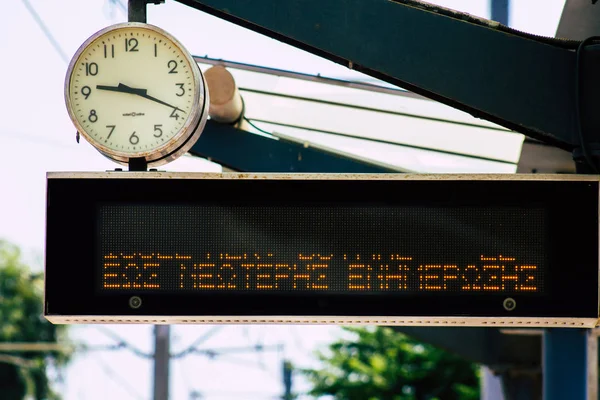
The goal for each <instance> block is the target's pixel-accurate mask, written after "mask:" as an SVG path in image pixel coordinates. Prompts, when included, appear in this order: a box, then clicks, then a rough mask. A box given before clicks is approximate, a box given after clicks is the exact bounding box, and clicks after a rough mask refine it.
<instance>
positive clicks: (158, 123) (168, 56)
mask: <svg viewBox="0 0 600 400" xmlns="http://www.w3.org/2000/svg"><path fill="white" fill-rule="evenodd" d="M65 101H66V104H67V110H68V112H69V116H70V117H71V119H72V121H73V123H74V124H75V126H76V128H77V130H78V132H79V133H81V135H83V136H84V137H85V139H86V140H87V141H88V142H90V143H91V144H92V145H93V146H94V147H96V149H98V150H99V151H100V152H101V153H102V154H103V155H105V156H106V157H108V158H110V159H112V160H113V161H116V162H117V163H120V164H128V163H129V161H130V160H131V159H143V160H145V162H146V163H147V164H148V166H158V165H163V164H166V163H168V162H170V161H173V160H174V159H176V158H177V157H179V156H181V155H183V154H184V153H185V152H186V151H187V150H189V149H190V147H192V145H193V144H194V143H195V142H196V140H197V139H198V137H199V136H200V133H201V132H202V130H203V129H204V125H205V123H206V118H207V115H208V105H209V99H208V90H207V87H206V82H205V80H204V76H203V75H202V72H201V71H200V68H199V67H198V64H196V62H195V61H194V59H193V58H192V56H191V55H190V54H189V53H188V52H187V50H186V49H185V48H184V47H183V46H182V45H181V44H180V43H179V42H178V41H177V40H176V39H175V38H174V37H172V36H171V35H169V34H168V33H167V32H165V31H164V30H162V29H160V28H158V27H156V26H153V25H148V24H143V23H136V22H129V23H123V24H117V25H112V26H109V27H107V28H105V29H102V30H101V31H99V32H97V33H95V34H94V35H92V36H91V37H90V38H89V39H88V40H86V41H85V43H83V45H81V47H80V48H79V50H77V52H76V53H75V56H74V57H73V59H72V61H71V63H70V65H69V69H68V71H67V76H66V82H65Z"/></svg>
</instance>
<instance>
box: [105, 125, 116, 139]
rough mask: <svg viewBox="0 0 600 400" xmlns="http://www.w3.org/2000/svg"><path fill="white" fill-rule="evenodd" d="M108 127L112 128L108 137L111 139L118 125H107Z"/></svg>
mask: <svg viewBox="0 0 600 400" xmlns="http://www.w3.org/2000/svg"><path fill="white" fill-rule="evenodd" d="M106 127H107V128H108V129H110V132H108V136H107V137H106V140H108V139H110V135H112V134H113V132H114V131H115V128H116V127H117V126H116V125H106Z"/></svg>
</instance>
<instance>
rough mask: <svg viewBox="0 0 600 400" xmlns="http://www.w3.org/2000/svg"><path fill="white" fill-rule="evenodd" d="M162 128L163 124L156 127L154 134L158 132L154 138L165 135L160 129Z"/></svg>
mask: <svg viewBox="0 0 600 400" xmlns="http://www.w3.org/2000/svg"><path fill="white" fill-rule="evenodd" d="M161 126H162V124H158V125H154V132H158V133H155V134H154V137H161V136H162V134H163V131H162V129H160V127H161Z"/></svg>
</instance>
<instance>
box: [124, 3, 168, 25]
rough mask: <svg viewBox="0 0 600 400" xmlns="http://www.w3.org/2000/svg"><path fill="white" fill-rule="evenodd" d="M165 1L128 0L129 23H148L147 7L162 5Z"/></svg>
mask: <svg viewBox="0 0 600 400" xmlns="http://www.w3.org/2000/svg"><path fill="white" fill-rule="evenodd" d="M164 2H165V0H128V1H127V20H128V21H129V22H143V23H146V21H147V14H146V5H147V4H149V3H152V4H162V3H164Z"/></svg>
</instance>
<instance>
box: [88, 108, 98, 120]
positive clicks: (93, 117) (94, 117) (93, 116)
mask: <svg viewBox="0 0 600 400" xmlns="http://www.w3.org/2000/svg"><path fill="white" fill-rule="evenodd" d="M88 120H89V121H90V122H96V121H98V115H97V114H96V110H94V109H91V110H90V115H88Z"/></svg>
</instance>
